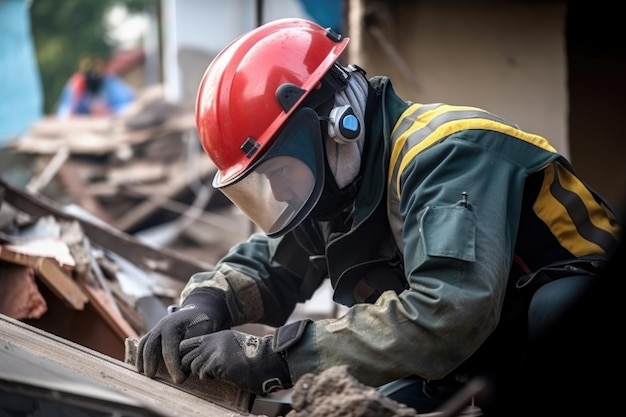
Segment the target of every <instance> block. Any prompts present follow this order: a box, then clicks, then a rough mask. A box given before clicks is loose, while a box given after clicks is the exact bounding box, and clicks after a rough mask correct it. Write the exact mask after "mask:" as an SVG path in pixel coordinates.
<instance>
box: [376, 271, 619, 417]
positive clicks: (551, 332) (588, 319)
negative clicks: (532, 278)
mask: <svg viewBox="0 0 626 417" xmlns="http://www.w3.org/2000/svg"><path fill="white" fill-rule="evenodd" d="M599 282H600V281H599V278H597V277H591V276H572V277H565V278H561V279H558V280H556V281H552V282H549V283H547V284H545V285H543V286H542V287H540V288H539V289H538V290H537V291H536V292H535V293H534V295H533V296H532V299H531V301H530V304H529V306H528V315H527V323H524V326H525V327H526V328H527V334H526V337H525V341H524V340H523V339H513V343H514V344H515V345H516V346H511V345H507V343H506V340H511V338H509V337H501V338H500V339H499V340H500V341H499V342H497V343H496V344H495V345H492V346H490V347H489V351H488V354H486V355H483V356H482V358H481V359H479V360H478V361H477V362H476V363H475V364H474V365H473V366H474V368H473V369H474V373H473V377H472V376H471V375H470V380H471V379H472V378H480V379H481V380H485V381H486V382H487V387H486V389H484V390H483V392H480V393H478V394H477V395H476V396H475V398H474V399H475V401H476V405H478V406H480V407H481V409H482V410H483V412H484V414H485V415H494V416H500V415H501V416H518V415H519V416H530V415H532V416H538V415H546V416H548V415H563V414H562V413H563V412H577V413H579V412H580V411H581V410H584V409H586V410H588V411H591V410H592V409H594V410H596V411H597V407H598V405H600V404H601V402H602V396H600V397H596V396H597V395H600V390H599V389H595V388H596V387H594V386H593V384H601V383H602V382H603V381H605V380H604V378H606V377H604V378H600V372H601V371H606V369H598V368H597V365H598V364H599V363H604V362H603V361H602V359H607V360H610V359H609V358H602V359H601V360H600V361H599V360H598V359H599V358H598V356H597V352H598V347H599V346H598V343H605V341H606V337H604V336H606V335H607V334H605V332H603V331H602V330H600V329H601V328H605V325H604V324H605V323H606V321H607V320H611V317H605V316H604V314H605V313H604V312H605V310H606V308H607V307H609V306H607V305H603V302H604V301H602V297H603V296H606V291H607V288H606V285H607V284H608V281H606V280H605V282H602V285H599ZM613 291H615V289H613ZM605 299H606V298H605ZM624 303H626V300H625V301H624ZM620 326H623V324H622V322H621V321H620V322H619V323H616V325H615V327H614V330H618V327H620ZM523 331H524V329H523V328H522V329H521V332H523ZM518 333H519V332H518ZM519 344H522V345H523V346H517V345H519ZM517 347H521V349H520V350H517V349H516V348H517ZM611 351H614V350H611ZM520 353H521V354H520ZM606 353H607V354H610V353H609V349H606ZM492 362H493V363H496V366H493V363H492ZM481 363H482V364H484V368H483V369H481V368H480V364H481ZM476 364H478V367H476ZM402 381H403V383H396V382H394V383H392V384H390V385H389V386H386V387H384V389H383V393H385V394H386V395H388V396H389V397H390V398H392V399H393V400H395V401H398V402H400V403H403V404H406V405H408V406H409V407H412V408H414V409H416V410H417V412H418V413H427V412H432V411H436V410H440V409H441V408H442V407H444V406H445V405H446V404H449V403H450V402H451V401H450V400H451V397H452V396H453V395H454V394H457V395H462V394H463V391H461V392H459V391H460V390H462V388H463V384H460V383H456V382H454V380H453V378H447V379H446V380H442V381H431V382H426V381H424V380H423V379H421V378H418V377H413V378H409V379H406V380H402ZM394 384H395V386H396V387H398V389H397V390H394V389H393V386H394ZM392 391H393V392H392ZM585 407H588V408H585ZM555 413H556V414H555ZM596 415H597V414H596Z"/></svg>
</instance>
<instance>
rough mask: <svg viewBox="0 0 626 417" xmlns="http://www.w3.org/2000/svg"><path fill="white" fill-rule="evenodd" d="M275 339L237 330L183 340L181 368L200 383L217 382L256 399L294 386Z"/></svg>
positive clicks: (270, 336) (181, 345)
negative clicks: (236, 387) (242, 390)
mask: <svg viewBox="0 0 626 417" xmlns="http://www.w3.org/2000/svg"><path fill="white" fill-rule="evenodd" d="M273 341H274V336H272V335H269V336H264V337H259V336H253V335H250V334H246V333H241V332H238V331H236V330H223V331H221V332H217V333H213V334H209V335H206V336H199V337H196V338H193V339H186V340H183V342H182V343H181V344H180V351H181V354H182V355H183V359H182V365H183V368H184V369H186V370H191V371H192V372H193V373H195V374H197V375H198V377H199V378H200V379H204V378H216V379H219V380H222V381H228V382H230V383H233V384H235V385H237V386H238V387H240V388H242V389H244V390H246V391H250V392H252V393H255V394H259V395H266V394H268V393H270V392H273V391H277V390H280V389H285V388H290V387H291V386H292V385H293V384H292V382H291V377H290V375H289V368H288V366H287V362H286V361H285V359H284V358H283V355H282V354H281V353H280V352H277V351H276V348H275V346H274V343H273Z"/></svg>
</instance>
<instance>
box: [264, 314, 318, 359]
mask: <svg viewBox="0 0 626 417" xmlns="http://www.w3.org/2000/svg"><path fill="white" fill-rule="evenodd" d="M312 322H313V321H312V320H309V319H306V320H300V321H295V322H293V323H289V324H286V325H284V326H281V327H279V328H277V329H276V331H275V332H274V341H273V346H272V348H273V349H274V351H275V352H281V353H282V352H284V351H285V350H287V349H289V348H290V347H291V346H293V345H295V344H296V343H297V342H298V341H299V340H300V339H301V338H302V335H304V331H305V330H306V327H307V326H308V325H309V324H310V323H312Z"/></svg>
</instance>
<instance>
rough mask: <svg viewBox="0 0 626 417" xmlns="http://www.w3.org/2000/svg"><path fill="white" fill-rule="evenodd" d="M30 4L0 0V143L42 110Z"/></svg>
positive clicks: (21, 131) (14, 135) (22, 129)
mask: <svg viewBox="0 0 626 417" xmlns="http://www.w3.org/2000/svg"><path fill="white" fill-rule="evenodd" d="M30 6H31V1H30V0H0V146H4V144H5V143H6V142H8V141H10V140H13V139H16V138H18V137H19V136H20V135H22V134H24V133H25V132H26V131H27V130H28V128H29V127H30V125H31V124H32V123H33V122H35V121H37V120H39V118H40V117H41V115H42V112H43V93H42V88H41V80H40V75H39V67H38V64H37V59H36V56H35V47H34V43H33V37H32V33H31V21H30Z"/></svg>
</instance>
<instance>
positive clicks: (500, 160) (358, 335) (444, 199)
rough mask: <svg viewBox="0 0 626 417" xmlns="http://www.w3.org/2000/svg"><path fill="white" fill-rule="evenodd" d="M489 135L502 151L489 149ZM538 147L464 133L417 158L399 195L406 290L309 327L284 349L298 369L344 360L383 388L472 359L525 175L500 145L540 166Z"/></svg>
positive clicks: (499, 295)
mask: <svg viewBox="0 0 626 417" xmlns="http://www.w3.org/2000/svg"><path fill="white" fill-rule="evenodd" d="M491 140H495V141H500V143H499V144H498V146H497V147H498V148H501V149H484V148H483V146H482V142H483V141H491ZM518 145H519V146H521V148H520V149H516V147H517V146H518ZM532 147H533V145H529V144H523V143H521V141H517V140H516V139H514V138H509V137H507V136H506V135H501V134H499V133H496V132H488V131H485V132H477V131H461V132H459V133H456V134H453V135H450V136H449V137H447V138H446V139H445V140H443V141H441V142H439V143H438V144H436V145H434V146H432V147H430V148H429V149H427V150H425V151H423V152H421V153H420V154H419V155H417V156H416V157H414V159H413V160H412V162H410V163H409V164H408V165H407V167H406V168H405V170H404V171H403V176H402V181H401V187H402V197H401V199H400V202H399V210H400V214H401V216H402V219H403V221H404V224H403V229H402V243H403V253H404V264H405V274H406V278H407V281H408V285H409V288H408V289H407V290H405V291H403V292H402V293H400V294H396V293H395V292H394V291H386V292H384V293H383V294H382V295H381V296H380V297H379V298H378V300H377V301H376V303H375V304H355V305H354V306H352V307H351V308H350V309H349V310H348V311H347V313H346V314H345V315H344V316H342V317H340V318H338V319H329V320H324V321H319V322H316V323H313V324H311V325H309V326H307V328H306V331H305V334H304V335H303V338H302V340H301V342H300V343H298V344H296V345H295V346H294V347H293V348H292V349H290V351H289V352H288V353H287V359H288V363H289V366H290V369H291V371H292V373H293V375H292V376H293V377H294V378H296V379H297V378H299V377H300V376H302V375H303V374H304V373H307V372H320V371H321V370H323V369H326V368H328V367H330V366H334V365H340V364H346V365H348V366H349V368H350V371H351V373H352V374H353V375H354V376H355V377H356V378H358V379H359V380H360V381H361V382H363V383H366V384H368V385H372V386H378V385H381V384H384V383H387V382H389V381H392V380H395V379H398V378H402V377H406V376H409V375H419V376H421V377H423V378H427V379H438V378H442V377H444V376H446V375H447V374H449V373H450V372H452V371H453V370H454V369H455V368H456V367H458V366H459V365H460V364H461V363H462V362H463V361H465V360H466V359H467V358H468V357H470V356H471V355H472V354H473V353H474V352H475V351H476V350H477V349H478V348H479V347H480V346H481V344H482V343H483V342H484V341H485V340H486V338H487V337H488V336H489V335H490V334H491V333H492V332H493V330H494V329H495V327H496V326H497V325H498V322H499V318H500V313H501V309H502V305H503V301H504V294H505V290H506V286H507V280H508V275H509V269H510V265H511V259H512V253H513V250H514V245H515V239H516V232H517V225H518V221H519V215H520V205H521V199H522V193H523V186H524V180H525V177H526V175H527V173H528V171H527V168H526V167H525V166H523V165H522V164H520V163H518V162H515V160H514V158H510V157H508V156H506V155H503V154H502V152H512V153H515V152H517V151H519V150H526V151H528V152H531V153H533V152H535V153H537V155H538V158H537V161H535V162H536V163H537V164H540V163H542V161H539V159H541V158H544V161H543V162H545V160H547V159H548V158H552V157H553V156H551V155H548V154H547V153H546V152H541V151H540V150H538V149H537V151H535V150H531V148H532ZM544 155H545V156H544ZM464 193H467V199H465V197H464Z"/></svg>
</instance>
